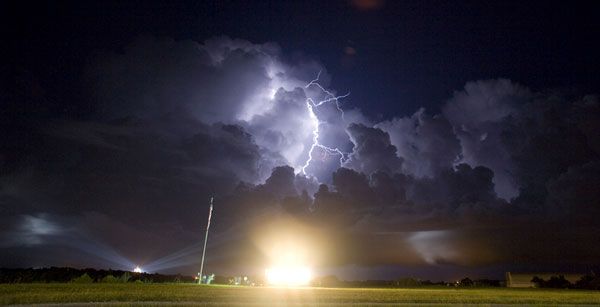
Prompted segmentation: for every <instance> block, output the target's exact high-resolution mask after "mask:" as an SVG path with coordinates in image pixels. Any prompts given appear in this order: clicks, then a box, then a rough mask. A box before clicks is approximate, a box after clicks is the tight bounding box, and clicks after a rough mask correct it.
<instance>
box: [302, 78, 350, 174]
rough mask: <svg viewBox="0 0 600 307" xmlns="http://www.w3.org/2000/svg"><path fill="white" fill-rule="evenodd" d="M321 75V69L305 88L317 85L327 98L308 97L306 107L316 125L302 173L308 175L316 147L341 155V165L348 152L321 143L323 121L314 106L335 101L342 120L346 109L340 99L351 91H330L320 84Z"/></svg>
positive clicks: (331, 153)
mask: <svg viewBox="0 0 600 307" xmlns="http://www.w3.org/2000/svg"><path fill="white" fill-rule="evenodd" d="M320 77H321V71H319V73H318V74H317V77H316V78H315V79H314V80H312V81H310V82H309V83H308V84H307V85H306V86H304V88H306V89H308V88H309V87H311V86H315V87H317V88H319V89H320V90H321V91H322V92H323V93H325V99H323V100H320V101H319V102H315V101H314V100H313V99H312V98H307V99H306V108H307V109H308V114H309V116H310V118H311V119H312V120H313V121H314V123H315V127H314V129H313V131H312V133H313V142H312V145H311V147H310V150H309V151H308V159H307V160H306V162H305V163H304V166H302V174H304V175H306V168H307V167H308V166H309V165H310V162H311V161H312V159H313V151H314V150H315V148H316V147H318V148H320V149H323V150H324V151H325V152H326V153H327V154H330V155H340V165H342V164H343V163H344V158H345V157H346V154H347V153H344V152H342V151H341V150H339V149H338V148H331V147H327V146H325V145H323V144H320V143H319V126H320V125H321V121H320V120H319V118H318V117H317V115H316V114H315V109H314V108H316V107H319V106H322V105H323V104H325V103H329V102H333V103H335V107H336V108H337V109H338V111H340V113H341V114H342V120H345V119H344V110H342V108H341V107H340V101H339V100H340V99H342V98H346V97H348V96H349V95H350V92H348V93H347V94H345V95H340V96H336V95H334V94H333V93H332V92H330V91H328V90H327V89H325V88H324V87H323V86H321V84H319V78H320Z"/></svg>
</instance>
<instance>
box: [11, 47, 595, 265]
mask: <svg viewBox="0 0 600 307" xmlns="http://www.w3.org/2000/svg"><path fill="white" fill-rule="evenodd" d="M14 73H15V74H17V75H19V76H20V77H19V78H17V82H16V83H15V84H13V85H14V86H11V87H5V88H3V89H2V92H1V94H2V96H1V97H2V101H1V102H0V103H2V111H1V112H2V113H0V115H1V116H2V117H1V119H2V123H1V125H2V128H3V129H2V132H1V133H2V135H1V136H2V140H3V141H2V143H1V144H0V170H1V175H0V205H1V206H0V211H1V213H2V217H1V218H0V223H1V224H2V226H1V228H0V230H1V231H2V233H1V234H0V248H1V249H2V250H4V251H7V250H10V253H4V252H3V253H1V254H2V256H0V264H4V263H6V264H10V265H16V266H18V265H24V266H25V265H29V264H30V263H35V264H39V265H52V264H55V263H58V262H60V261H59V259H60V257H61V252H60V247H61V246H64V247H68V248H70V249H74V250H75V251H78V252H80V253H83V254H88V256H89V254H94V253H93V252H91V251H95V250H100V249H105V250H110V251H111V253H110V255H105V256H102V257H100V258H101V259H95V260H94V261H99V263H103V262H102V261H112V263H109V265H121V266H129V265H131V264H132V263H133V262H134V261H133V260H132V259H134V258H135V259H142V258H144V257H143V256H142V254H145V255H152V256H153V257H156V258H160V257H164V258H162V259H163V260H161V261H160V263H161V266H159V265H158V262H155V264H156V267H155V268H156V269H157V270H160V269H169V270H172V269H175V270H177V269H179V268H178V267H177V266H178V265H179V266H181V267H184V268H185V269H188V268H190V267H193V266H194V265H195V261H197V258H194V257H195V256H196V255H197V253H198V248H197V246H196V245H195V244H197V243H198V240H199V238H200V236H199V235H198V233H199V231H201V229H202V227H203V226H202V225H204V223H205V222H204V221H205V219H206V214H207V208H208V199H209V197H210V196H215V199H216V203H217V205H216V206H215V207H216V209H215V213H216V215H215V222H214V223H215V224H214V227H215V234H214V239H213V241H212V242H211V244H210V245H209V248H211V250H212V252H211V254H212V255H214V256H212V258H210V259H209V260H208V261H209V264H211V265H212V266H213V268H214V269H215V270H219V269H220V270H226V268H231V267H234V266H241V267H243V266H244V265H247V266H248V265H251V264H256V265H258V264H259V263H261V261H262V260H261V259H262V258H264V257H265V254H268V252H267V251H266V250H265V247H264V245H265V243H264V242H263V240H262V239H261V238H262V236H264V235H265V234H273V233H277V230H280V231H281V232H282V234H278V235H284V234H285V235H287V231H288V230H289V229H288V230H286V229H283V228H285V227H283V226H282V225H290V226H289V227H290V229H293V230H294V231H292V230H290V232H292V233H294V235H297V236H299V237H301V241H302V240H305V241H307V242H308V241H311V242H312V243H313V244H314V245H315V246H317V247H318V250H320V252H318V253H315V255H312V256H311V257H313V259H314V261H315V263H317V264H319V265H321V266H325V267H343V266H352V265H358V266H374V265H406V266H427V265H447V264H450V265H461V266H462V265H464V266H481V265H501V264H507V263H511V261H516V262H517V263H527V262H528V261H531V260H532V259H539V260H540V261H541V262H543V263H548V264H554V263H577V264H588V263H591V262H593V260H594V259H597V257H598V256H600V250H599V249H598V248H589V247H590V246H600V241H599V239H598V238H597V237H595V236H593V234H595V233H598V232H597V231H598V229H597V226H596V225H594V222H593V221H594V220H595V219H597V218H600V216H599V214H600V209H599V207H598V206H599V204H598V202H597V199H598V196H599V195H598V191H599V190H600V188H599V187H600V171H599V166H598V165H599V163H600V145H599V144H600V133H599V131H600V126H599V125H598V123H600V102H599V101H598V98H597V96H594V95H586V94H588V93H577V94H574V93H562V92H559V91H550V90H547V91H539V92H538V91H534V90H531V89H529V88H527V87H526V86H524V85H519V84H517V83H515V82H512V81H510V80H507V79H490V80H479V81H473V82H468V83H467V84H466V85H465V87H464V89H462V90H458V91H456V92H455V93H454V94H453V95H452V97H449V99H448V100H447V101H446V102H445V104H444V105H443V107H442V108H441V111H440V113H439V114H430V113H428V112H427V110H425V109H423V108H421V109H419V110H417V111H416V112H415V113H414V114H412V115H409V116H401V117H391V118H384V119H383V120H380V121H376V120H373V119H370V118H368V117H367V116H366V115H364V114H362V113H361V111H360V110H359V109H354V110H346V109H345V107H344V105H343V99H342V100H340V101H337V102H338V103H340V102H341V103H340V104H336V101H335V100H333V99H331V98H332V96H333V97H335V95H337V94H336V92H335V91H333V90H332V89H329V87H328V86H329V81H330V79H331V78H333V77H335V76H330V75H328V74H327V71H326V69H325V67H323V66H322V65H321V64H319V62H318V61H315V60H312V59H310V58H304V57H300V58H297V59H295V60H293V61H291V60H289V58H287V57H286V56H285V54H283V52H282V50H281V49H280V48H279V47H278V46H277V45H276V44H274V43H265V44H254V43H251V42H248V41H244V40H236V39H230V38H227V37H220V38H215V39H211V40H208V41H205V42H195V41H191V40H185V41H177V40H173V39H169V38H159V37H152V36H144V37H140V38H138V39H137V40H135V41H134V42H132V43H131V44H129V45H128V46H126V47H125V48H124V49H123V50H120V51H118V52H117V51H106V50H105V51H98V53H97V54H96V55H95V56H94V57H92V58H91V59H90V61H89V65H88V66H87V68H86V69H85V74H84V80H85V84H86V89H87V92H86V95H87V96H86V97H88V100H86V103H87V105H89V108H90V109H91V112H90V113H89V114H88V115H87V116H77V115H74V116H66V117H64V118H59V119H58V120H57V119H52V120H50V119H49V118H52V116H49V115H48V114H51V113H52V112H54V111H55V110H58V109H60V107H58V106H60V104H61V103H64V102H56V104H58V106H56V105H55V103H50V102H49V100H48V99H47V98H46V97H45V96H44V94H43V91H42V90H41V89H38V88H37V87H35V86H34V85H35V80H34V78H30V77H28V76H27V74H26V73H22V72H14ZM317 76H319V79H318V80H317V81H318V82H319V85H321V86H322V87H323V88H321V87H319V86H311V85H310V84H311V81H313V80H315V78H316V77H317ZM311 101H312V102H313V104H311ZM322 101H325V102H324V103H323V104H322V105H320V104H318V103H317V104H314V102H322ZM364 103H365V104H368V101H365V102H364ZM41 106H46V107H47V109H45V108H42V107H41ZM33 111H36V114H33ZM29 113H32V114H33V115H31V116H29V115H27V114H29ZM44 114H46V116H45V115H44ZM316 142H318V144H317V143H316ZM315 144H317V145H322V146H315ZM311 149H312V150H313V151H312V154H311ZM331 149H337V151H332V150H331ZM273 229H275V231H274V230H273ZM109 230H111V231H109ZM284 230H286V231H284ZM283 232H285V233H283ZM109 233H111V234H113V235H109ZM115 233H128V235H127V237H129V238H134V240H135V241H136V244H134V245H133V248H132V247H127V244H128V242H125V241H124V239H123V236H119V235H114V234H115ZM548 234H552V235H553V236H554V238H555V239H553V240H550V239H549V236H548ZM290 235H292V234H290ZM67 238H72V240H70V241H69V240H66V239H67ZM73 238H74V239H73ZM173 238H177V239H175V240H174V239H173ZM90 242H95V243H90ZM155 242H160V244H155ZM528 242H536V243H535V244H529V243H528ZM158 245H160V249H159V248H158V247H156V246H158ZM41 246H46V247H47V246H53V248H57V250H56V251H54V252H53V253H50V254H49V255H50V256H44V258H43V259H42V258H41V257H40V258H35V256H28V257H26V258H23V257H22V255H24V254H26V253H28V254H31V255H33V254H35V253H29V251H31V250H35V249H37V248H40V247H41ZM78 247H79V248H78ZM557 249H561V250H564V251H565V252H564V253H560V252H557ZM165 250H169V251H179V252H177V253H174V254H173V255H171V256H168V255H165V253H167V252H165ZM161 253H162V254H161ZM117 255H118V256H117ZM125 255H126V256H125ZM73 258H76V257H73ZM70 259H71V258H70ZM73 261H74V262H72V263H74V264H76V265H80V266H84V265H86V263H84V262H81V263H79V262H77V260H73ZM115 261H116V262H115ZM138 261H139V260H138ZM144 261H146V262H148V263H152V260H151V259H144ZM60 263H63V262H60ZM105 263H106V262H105ZM115 263H116V264H115ZM124 268H125V269H128V267H124Z"/></svg>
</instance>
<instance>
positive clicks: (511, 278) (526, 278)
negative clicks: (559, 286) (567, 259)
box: [506, 272, 584, 288]
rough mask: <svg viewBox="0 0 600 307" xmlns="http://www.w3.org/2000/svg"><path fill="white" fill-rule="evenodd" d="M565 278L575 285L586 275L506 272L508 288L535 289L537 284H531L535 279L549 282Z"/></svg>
mask: <svg viewBox="0 0 600 307" xmlns="http://www.w3.org/2000/svg"><path fill="white" fill-rule="evenodd" d="M560 275H562V276H564V277H565V279H566V280H568V281H569V282H570V283H572V284H574V283H576V282H577V281H578V280H580V279H581V277H582V276H583V275H584V274H573V273H515V272H506V286H507V287H509V288H534V287H535V284H534V283H533V282H531V280H532V279H533V278H534V277H536V276H537V277H539V278H541V279H543V280H549V279H550V277H552V276H560Z"/></svg>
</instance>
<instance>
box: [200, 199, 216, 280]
mask: <svg viewBox="0 0 600 307" xmlns="http://www.w3.org/2000/svg"><path fill="white" fill-rule="evenodd" d="M212 211H213V197H212V196H211V197H210V209H209V211H208V222H207V223H206V235H205V236H204V249H202V262H200V276H198V284H201V283H202V271H203V270H204V255H206V241H208V228H209V227H210V219H211V217H212Z"/></svg>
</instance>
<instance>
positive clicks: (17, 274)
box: [0, 267, 194, 283]
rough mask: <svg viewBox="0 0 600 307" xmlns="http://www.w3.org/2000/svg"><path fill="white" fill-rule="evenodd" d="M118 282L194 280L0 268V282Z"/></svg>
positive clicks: (109, 272) (93, 271) (114, 272)
mask: <svg viewBox="0 0 600 307" xmlns="http://www.w3.org/2000/svg"><path fill="white" fill-rule="evenodd" d="M51 282H63V283H66V282H73V283H92V282H105V283H119V282H147V283H164V282H194V277H191V276H183V275H163V274H156V273H154V274H149V273H134V272H130V271H123V270H111V269H109V270H96V269H91V268H87V269H75V268H66V267H50V268H27V269H0V283H51Z"/></svg>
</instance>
